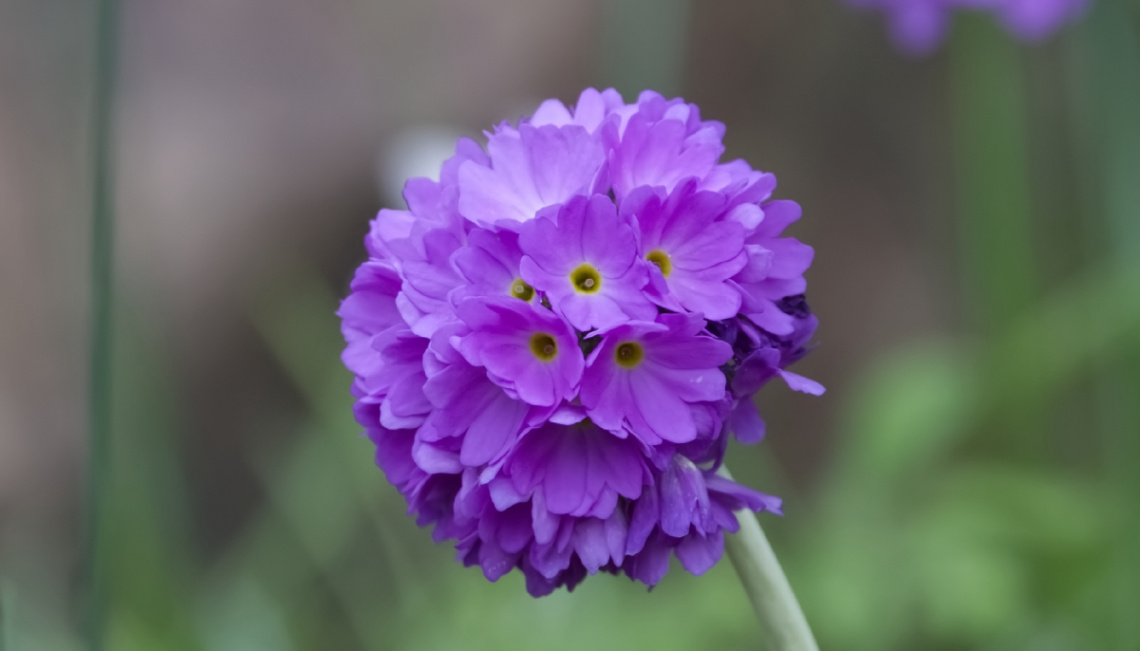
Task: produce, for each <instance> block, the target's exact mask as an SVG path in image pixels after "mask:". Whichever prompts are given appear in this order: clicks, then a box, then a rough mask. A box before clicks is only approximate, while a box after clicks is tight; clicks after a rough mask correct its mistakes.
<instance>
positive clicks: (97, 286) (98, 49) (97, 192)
mask: <svg viewBox="0 0 1140 651" xmlns="http://www.w3.org/2000/svg"><path fill="white" fill-rule="evenodd" d="M95 21H96V22H95V25H96V32H95V39H96V40H95V79H94V87H93V93H92V104H93V107H92V125H91V128H92V133H93V142H92V150H93V159H94V160H93V179H92V188H91V192H92V198H91V368H90V383H91V384H90V387H89V391H90V393H89V395H88V399H89V400H90V403H89V405H88V409H89V413H90V419H91V422H90V437H91V438H90V441H89V450H88V453H87V454H88V469H87V473H88V475H87V482H88V489H87V490H88V492H87V512H86V518H87V520H86V525H85V527H86V531H85V536H86V540H85V549H84V563H85V568H84V569H85V572H86V589H87V592H86V603H85V604H84V608H85V612H84V617H85V622H84V629H85V632H86V637H87V643H88V648H89V649H92V650H93V651H97V650H98V649H102V648H103V638H104V632H105V629H106V597H107V589H106V571H105V570H106V568H104V567H103V564H102V560H103V555H102V553H101V550H102V542H103V540H104V533H105V532H104V531H103V530H102V527H101V526H100V525H101V522H102V517H101V516H102V515H103V511H104V501H105V500H104V497H105V495H106V493H107V475H108V468H107V467H106V466H107V459H108V451H109V449H110V438H111V413H110V411H111V410H110V405H111V395H112V394H111V356H112V350H111V339H112V330H113V327H114V324H113V321H112V314H111V307H112V303H113V290H112V288H113V279H114V265H113V244H114V228H113V221H114V170H113V165H114V146H113V145H114V133H113V128H112V127H113V121H114V109H113V107H114V94H115V66H116V57H117V49H118V48H117V27H118V25H117V22H118V2H117V0H100V1H99V2H98V4H97V5H96V16H95Z"/></svg>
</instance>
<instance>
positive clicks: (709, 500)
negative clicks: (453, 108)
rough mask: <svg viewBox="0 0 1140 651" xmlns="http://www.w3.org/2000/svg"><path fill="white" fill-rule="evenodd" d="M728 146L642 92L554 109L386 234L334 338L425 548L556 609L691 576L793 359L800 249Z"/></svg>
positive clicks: (733, 504) (798, 352)
mask: <svg viewBox="0 0 1140 651" xmlns="http://www.w3.org/2000/svg"><path fill="white" fill-rule="evenodd" d="M723 132H724V126H723V125H721V124H720V123H717V122H709V121H704V120H701V117H700V114H699V112H698V110H697V107H696V106H694V105H692V104H686V103H684V102H683V101H682V100H680V99H675V100H666V99H664V98H663V97H661V96H660V95H658V94H656V93H652V92H645V93H643V94H642V95H641V96H640V97H639V98H638V101H637V102H636V103H632V104H626V103H624V101H623V100H622V98H621V96H620V95H619V94H618V93H617V92H616V91H614V90H607V91H604V92H598V91H596V90H593V89H589V90H586V91H585V92H583V93H582V95H581V97H580V98H579V99H578V103H577V105H576V106H575V107H574V108H573V109H572V110H571V109H569V108H567V107H566V106H564V105H563V104H562V103H560V102H558V101H555V100H549V101H547V102H545V103H543V104H542V105H541V106H540V107H539V109H538V110H537V112H536V113H535V114H534V115H533V116H532V117H530V118H529V119H524V120H522V121H521V122H520V123H519V124H518V126H517V127H515V126H511V125H509V124H507V123H503V124H500V125H499V126H498V127H497V128H496V129H495V130H494V132H492V133H488V134H487V137H488V143H487V149H486V151H484V150H483V149H482V148H480V147H479V146H478V145H477V144H476V143H475V142H473V141H470V140H461V141H460V142H459V143H458V145H457V147H456V153H455V156H454V157H452V158H450V159H449V160H448V161H446V162H445V163H444V165H443V169H442V172H441V177H440V180H439V181H438V182H436V181H431V180H428V179H412V180H410V181H408V183H407V185H406V187H405V190H404V198H405V199H406V200H407V203H408V210H381V211H380V214H379V215H378V216H377V217H376V219H375V220H374V221H373V222H372V224H371V230H370V232H369V234H368V236H367V238H366V240H365V245H366V247H367V250H368V260H367V261H366V262H364V263H363V264H362V265H361V266H360V268H359V269H357V271H356V275H355V277H354V278H353V280H352V285H351V290H352V291H351V294H350V295H349V296H348V298H346V299H345V300H344V302H343V303H342V305H341V308H340V312H339V315H340V317H341V318H342V320H343V331H344V335H345V338H346V340H347V342H348V346H347V349H346V350H345V352H344V355H343V359H344V362H345V364H346V365H347V366H348V368H349V369H350V370H351V371H352V372H353V373H354V374H355V376H356V377H355V381H354V383H353V387H352V390H353V395H354V396H355V398H356V406H355V412H356V417H357V419H358V420H359V422H360V423H361V424H362V425H363V426H364V427H365V428H366V432H367V434H368V436H369V437H370V438H371V439H372V441H373V442H374V443H375V445H376V462H377V464H378V465H379V466H380V468H382V469H383V471H384V472H385V474H386V475H387V477H388V479H389V481H390V482H391V483H392V484H394V485H395V486H396V487H397V488H398V489H399V490H400V492H401V493H402V494H403V495H404V497H405V498H406V499H407V501H408V504H409V512H411V513H414V514H416V515H417V516H418V521H419V523H420V524H421V525H428V524H432V525H434V527H435V529H434V537H435V539H436V540H437V541H441V540H445V539H452V540H455V541H456V543H455V544H456V547H457V549H458V551H459V558H460V559H461V560H462V561H463V562H464V563H465V564H467V565H472V564H478V565H480V566H481V567H482V569H483V572H484V574H485V575H486V577H487V578H488V579H490V580H492V581H494V580H496V579H498V578H499V577H501V576H502V575H504V574H505V573H507V572H509V571H511V570H512V569H513V568H519V569H520V570H521V571H522V572H523V573H524V574H525V576H526V584H527V589H528V590H529V591H530V592H531V593H532V594H534V595H536V596H538V595H544V594H547V593H549V592H551V591H552V590H554V589H555V588H557V587H559V586H563V585H565V586H567V587H568V588H571V589H572V588H573V587H574V586H575V585H576V584H577V583H578V582H579V581H581V580H582V579H583V578H584V577H585V576H586V575H587V574H593V573H596V572H598V571H605V572H609V573H615V574H616V573H625V574H627V575H628V576H630V577H631V578H633V579H636V580H638V581H642V582H644V583H646V584H648V585H654V584H656V583H657V582H658V581H660V580H661V578H662V577H663V576H664V575H665V573H666V571H667V569H668V566H669V559H670V556H671V555H674V554H675V555H676V556H677V558H678V559H679V560H680V562H681V563H682V565H683V566H684V567H685V568H686V569H688V570H689V571H691V572H694V573H697V574H699V573H701V572H704V571H705V570H707V569H709V568H710V567H712V566H713V565H714V564H715V563H716V562H717V561H718V560H719V558H720V556H721V553H722V549H723V545H724V533H725V531H726V530H727V531H730V532H731V531H735V530H736V529H737V526H738V525H737V520H736V518H735V516H734V513H733V512H734V511H735V510H738V509H742V508H747V509H751V510H753V511H762V510H767V511H776V512H778V511H779V508H780V501H779V500H778V499H776V498H774V497H770V496H767V495H764V494H761V493H758V492H756V491H753V490H751V489H749V488H746V487H744V486H741V485H738V484H736V483H734V482H732V481H730V480H728V479H725V478H723V477H721V476H719V475H717V474H716V472H715V471H716V469H717V468H718V467H719V465H720V463H721V459H722V457H723V454H724V450H725V447H726V445H727V440H728V436H729V432H733V433H735V435H736V437H737V438H738V439H739V440H741V441H743V442H747V443H750V442H756V441H759V440H760V438H761V437H762V436H763V434H764V423H763V421H762V420H761V419H760V415H759V414H758V413H757V410H756V407H755V405H754V404H753V401H752V396H753V394H754V393H755V392H756V390H757V389H759V388H760V386H761V385H763V384H764V383H765V382H767V381H768V380H769V379H771V378H773V377H776V376H779V377H781V378H783V380H784V381H785V382H786V383H787V384H788V385H789V386H791V387H792V388H793V389H797V390H800V391H805V392H808V393H813V394H819V393H821V392H822V391H823V388H822V387H821V386H820V385H818V384H817V383H815V382H813V381H811V380H808V379H806V378H803V377H801V376H798V375H795V374H793V373H790V372H788V371H787V370H785V368H786V367H787V366H788V365H789V364H791V363H792V362H794V361H796V360H797V359H799V358H800V357H802V356H803V355H804V354H805V352H806V351H807V348H806V347H805V346H806V345H807V343H808V340H809V339H810V338H811V336H812V333H813V332H814V331H815V327H816V319H815V317H814V316H812V314H811V312H810V311H809V309H808V307H807V303H806V302H805V301H804V298H803V294H804V290H805V282H804V278H803V274H804V271H805V270H806V269H807V268H808V266H809V265H810V264H811V261H812V255H813V252H812V249H811V248H810V247H808V246H806V245H804V244H801V243H800V242H799V241H797V240H795V239H793V238H789V237H783V236H782V235H781V234H782V232H783V231H784V228H785V227H786V226H788V224H790V223H792V222H793V221H795V220H796V219H798V218H799V216H800V209H799V206H797V205H796V204H795V203H793V202H790V201H769V197H770V196H771V194H772V191H773V190H774V189H775V187H776V180H775V178H774V177H773V176H772V175H771V174H765V173H762V172H758V171H754V170H752V169H751V168H750V167H749V166H748V165H747V164H746V163H745V162H743V161H733V162H729V163H724V164H722V163H720V162H719V159H720V157H721V154H722V152H723V146H722V144H721V138H722V135H723Z"/></svg>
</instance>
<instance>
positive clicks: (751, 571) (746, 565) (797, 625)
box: [717, 466, 819, 651]
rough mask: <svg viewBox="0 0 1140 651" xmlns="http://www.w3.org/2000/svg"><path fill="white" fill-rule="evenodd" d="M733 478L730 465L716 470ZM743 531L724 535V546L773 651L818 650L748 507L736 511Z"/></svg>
mask: <svg viewBox="0 0 1140 651" xmlns="http://www.w3.org/2000/svg"><path fill="white" fill-rule="evenodd" d="M717 472H718V474H720V475H721V476H722V477H725V478H726V479H732V475H731V474H730V473H729V472H728V468H726V467H724V466H721V467H720V470H718V471H717ZM736 519H737V520H738V521H739V522H740V531H737V532H736V533H735V534H729V535H726V536H725V541H724V545H725V549H726V550H727V551H728V557H729V558H730V559H731V560H732V565H733V566H734V567H735V568H736V573H737V574H738V575H739V576H740V582H741V583H743V584H744V591H745V592H747V593H748V598H749V600H751V601H752V610H753V611H754V612H755V613H756V619H757V620H759V622H760V628H761V629H762V630H763V631H764V634H765V635H766V636H767V639H768V644H767V648H769V649H771V650H772V651H819V645H818V644H816V642H815V637H814V636H813V635H812V633H811V628H810V627H809V626H808V623H807V618H805V617H804V613H803V610H802V609H801V608H800V604H799V602H798V601H797V600H796V595H795V593H793V592H792V586H791V585H790V584H789V583H788V577H786V576H784V570H783V569H782V568H781V567H780V561H778V560H776V554H775V552H773V551H772V546H771V545H770V544H768V539H767V538H766V537H765V536H764V530H763V529H761V528H760V522H759V521H758V520H757V519H756V515H755V514H753V513H752V512H751V511H749V510H747V509H741V510H740V511H738V512H737V513H736Z"/></svg>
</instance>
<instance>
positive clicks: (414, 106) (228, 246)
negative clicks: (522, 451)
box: [0, 0, 1140, 651]
mask: <svg viewBox="0 0 1140 651" xmlns="http://www.w3.org/2000/svg"><path fill="white" fill-rule="evenodd" d="M95 12H96V10H95V3H90V2H80V1H78V0H35V1H34V2H33V1H20V0H4V1H0V646H2V648H3V649H4V651H25V650H37V651H38V650H41V649H47V650H57V649H58V650H61V651H62V650H70V649H79V648H83V647H84V642H83V635H84V634H83V625H82V622H83V619H84V617H83V615H84V605H83V593H84V586H85V585H86V583H87V580H88V579H87V578H86V571H85V569H84V560H83V559H84V556H85V554H88V553H89V547H90V543H89V542H85V536H84V525H83V523H84V517H85V516H84V512H85V510H86V509H87V506H88V504H87V502H88V500H87V497H86V496H87V494H88V478H87V470H86V462H87V459H88V450H89V447H88V443H87V434H88V431H89V425H88V400H89V398H88V396H89V393H90V391H89V389H90V387H89V386H88V381H87V378H88V376H89V372H88V366H89V359H90V352H89V347H90V342H91V335H90V332H89V330H90V328H91V325H92V319H91V311H92V306H93V304H94V303H93V300H92V291H91V274H90V269H91V267H92V259H91V253H90V251H91V241H92V235H93V233H92V227H91V224H92V220H91V214H92V201H93V199H92V197H93V187H94V186H93V181H92V179H93V178H94V177H93V173H94V170H93V161H94V160H95V159H96V152H95V151H93V143H95V142H96V141H97V139H96V138H95V134H93V128H94V127H95V126H97V125H98V124H99V121H98V119H96V118H93V117H92V115H93V113H92V106H93V101H94V100H93V97H94V94H95V90H96V89H95V79H96V76H95V70H96V65H95V52H96V46H97V43H96V41H97V39H96V23H97V21H96V13H95ZM882 22H883V21H882V20H881V17H879V16H876V15H872V14H866V13H858V12H852V11H850V10H849V9H848V8H847V7H846V6H844V5H842V4H841V3H840V2H839V1H838V0H796V1H794V2H793V1H790V0H781V1H775V2H772V1H765V0H709V1H708V2H700V3H697V2H692V1H686V0H606V1H598V2H581V1H580V0H533V1H531V2H517V1H515V2H512V1H510V0H466V1H460V0H425V1H421V2H416V3H411V2H407V3H396V2H381V1H377V0H329V1H325V2H315V1H312V0H185V1H182V2H142V1H137V0H123V1H122V3H121V7H120V13H119V16H118V19H117V24H118V28H119V29H118V35H117V38H116V42H115V43H114V45H115V47H116V48H117V52H118V55H117V68H116V73H117V87H116V91H115V94H114V113H113V116H114V119H113V135H114V137H113V140H112V151H111V153H112V154H113V155H112V157H111V160H113V163H114V169H115V174H114V179H113V181H114V185H113V186H112V187H113V205H114V222H115V224H114V231H113V232H114V249H115V258H114V267H115V271H114V296H115V299H114V303H113V307H114V317H113V325H114V327H113V346H112V348H111V350H112V351H113V354H112V355H111V357H110V376H111V378H112V381H111V382H110V383H109V384H108V385H107V386H108V387H110V391H109V394H110V395H109V400H110V409H111V410H110V419H111V420H110V428H109V431H110V433H111V439H110V442H109V446H108V448H107V461H108V468H109V470H108V471H107V473H106V476H105V477H104V478H103V482H102V484H101V485H102V486H103V488H104V504H103V505H102V508H101V509H100V511H99V512H98V517H99V522H100V523H101V527H102V531H103V534H104V537H103V539H102V540H103V543H102V544H100V545H99V546H98V547H97V550H98V551H97V554H98V556H99V559H100V564H101V567H103V568H104V572H103V574H102V577H101V580H102V581H103V582H104V584H105V586H106V591H107V599H106V601H105V603H104V607H103V612H104V613H105V617H106V636H107V638H106V639H107V645H106V646H107V648H109V649H114V650H116V651H117V650H127V651H131V650H135V649H138V650H154V649H176V650H182V649H185V650H215V649H216V650H229V649H273V650H289V649H337V650H340V649H345V650H357V649H360V650H364V649H400V650H403V649H511V648H517V649H538V648H542V649H561V648H565V649H579V648H594V649H609V648H653V649H658V650H664V649H753V648H763V636H762V632H761V631H760V630H759V629H758V627H757V625H756V624H755V622H754V620H753V619H752V617H751V614H750V609H749V606H748V604H747V600H746V598H745V595H744V592H743V590H742V589H741V588H740V586H739V584H738V582H737V579H736V577H735V575H734V573H733V571H732V568H731V566H730V565H729V564H728V563H727V561H726V562H724V563H722V564H721V565H719V566H718V567H717V568H715V569H714V570H713V571H711V572H710V573H709V574H707V575H706V576H704V577H700V578H694V577H691V576H689V575H687V574H685V573H684V572H683V571H682V570H681V569H680V567H679V566H678V567H675V568H674V571H673V572H671V573H670V575H669V576H668V577H667V578H666V579H665V581H664V582H663V583H662V584H661V585H659V586H658V587H657V588H656V589H655V590H653V591H652V592H647V591H646V590H645V589H644V587H643V586H641V585H635V584H632V583H630V582H629V581H628V580H626V579H624V578H614V577H609V576H602V577H595V578H593V579H591V580H587V581H586V582H585V583H584V584H583V585H582V586H581V587H580V588H579V589H578V590H576V591H575V592H574V593H573V594H567V593H565V592H561V593H557V594H555V595H553V596H550V597H547V598H543V599H539V600H534V599H531V598H530V597H528V596H527V595H526V592H525V590H524V589H523V583H522V580H521V579H520V578H519V577H518V576H517V575H511V576H508V577H506V578H505V579H503V580H502V581H501V582H500V583H498V584H490V583H488V582H487V581H486V580H485V579H483V577H482V576H481V574H480V573H479V571H478V570H477V569H463V568H461V567H460V566H459V565H457V564H455V563H454V562H453V561H452V555H453V552H452V550H451V548H450V547H449V546H447V545H438V546H437V545H433V544H431V542H430V536H429V533H428V531H426V530H420V529H418V528H417V527H416V526H415V524H414V522H413V521H412V520H411V519H410V518H408V517H407V516H405V515H404V508H405V507H404V504H403V502H402V500H401V498H400V496H399V495H398V494H397V492H396V491H395V489H393V488H392V487H391V486H389V485H388V484H387V483H386V481H385V479H384V477H383V475H382V473H380V472H379V471H378V470H377V469H376V468H375V467H374V466H373V464H372V454H373V450H372V446H371V444H370V443H369V442H368V441H367V439H361V438H359V427H357V426H356V424H355V423H354V422H353V420H352V416H351V412H350V410H349V405H350V398H349V395H348V386H349V382H350V376H349V374H348V372H347V371H346V370H344V368H343V367H342V366H341V365H340V361H339V358H338V356H339V353H340V349H341V347H342V341H341V339H340V335H339V330H338V328H339V323H338V321H337V319H336V318H335V316H334V310H335V309H336V306H337V302H338V300H339V298H340V297H342V296H344V295H345V293H346V291H347V284H348V279H349V277H350V274H351V271H352V269H353V268H354V267H355V266H356V265H357V264H359V263H360V262H361V261H362V260H363V258H364V250H363V247H362V238H363V236H364V234H365V232H366V230H367V221H368V220H369V219H370V218H371V217H372V216H373V215H374V214H375V212H376V210H377V209H379V208H380V207H382V206H398V205H400V204H401V201H402V200H401V198H400V196H399V189H400V186H401V184H402V181H403V179H404V178H406V177H408V176H411V175H434V174H435V172H436V169H437V166H438V164H439V162H440V161H441V160H442V158H443V157H444V156H446V155H448V153H449V149H450V147H451V146H452V144H453V142H454V139H455V137H456V135H462V134H468V135H475V136H478V134H479V132H480V130H482V129H484V128H489V127H490V126H491V125H492V124H494V123H496V122H498V121H499V120H501V119H504V118H508V119H516V118H518V117H519V116H522V115H525V114H526V113H528V112H529V111H531V110H533V108H534V107H536V106H537V104H538V102H539V101H541V100H542V99H543V98H546V97H558V98H560V99H562V100H564V101H566V102H572V101H573V100H574V99H575V98H576V97H577V95H578V93H579V91H580V90H581V89H582V88H583V87H586V86H596V87H599V88H602V87H606V86H616V87H617V88H618V89H619V90H621V91H622V92H623V93H625V96H626V98H627V100H631V99H633V98H634V97H636V93H637V92H638V91H640V90H641V89H643V88H654V89H657V90H659V91H661V92H663V93H665V94H666V95H676V94H680V95H683V96H684V97H685V98H686V99H688V100H689V101H693V102H696V103H697V104H699V105H700V107H701V109H702V113H703V115H704V116H705V117H706V119H715V120H720V121H723V122H724V123H725V124H726V125H727V127H728V130H727V136H726V144H727V147H728V158H737V157H743V158H746V159H747V160H748V161H750V162H751V163H752V164H753V165H754V166H755V167H757V168H760V169H763V170H766V171H771V172H774V173H775V174H776V175H777V176H778V177H779V179H780V181H781V186H780V189H779V190H778V192H777V196H778V197H780V198H790V199H795V200H797V201H799V202H800V203H801V204H802V205H803V207H804V211H805V217H804V219H803V220H802V221H801V222H800V223H798V224H797V225H795V226H794V227H793V229H792V234H793V235H795V236H797V237H799V238H800V239H801V240H803V241H805V242H808V243H810V244H812V245H813V246H815V248H816V263H815V265H814V267H813V268H812V270H811V271H810V273H809V275H808V278H809V292H808V297H809V300H810V301H811V304H812V306H813V308H814V309H815V311H816V312H817V313H818V314H819V316H820V318H821V322H822V326H821V328H820V330H819V333H818V335H817V341H818V344H819V346H818V348H817V349H816V351H815V352H814V353H813V354H812V355H811V356H810V357H809V358H808V359H806V360H805V361H804V362H802V363H801V364H800V365H799V366H798V367H797V368H796V370H797V372H800V373H803V374H805V375H808V376H810V377H812V378H815V379H818V380H820V381H821V382H823V383H824V384H825V385H827V386H828V387H829V391H828V393H827V394H826V395H825V396H823V397H822V398H811V397H807V396H803V395H800V394H793V393H792V392H790V391H788V390H787V389H786V388H785V387H783V386H777V385H775V384H773V385H771V386H769V387H767V388H766V389H765V390H764V391H763V392H762V395H761V396H760V397H759V402H760V405H761V408H762V411H763V413H764V414H765V416H766V418H767V419H768V422H769V427H768V440H766V441H765V442H764V443H762V444H761V445H759V446H756V447H750V448H746V447H741V446H736V447H734V448H733V449H731V450H730V453H729V464H730V466H731V467H732V469H733V472H734V473H735V474H736V475H737V476H738V478H740V479H741V480H742V481H744V482H745V483H748V484H750V485H751V486H754V487H756V488H758V489H760V490H763V491H765V492H769V493H775V494H777V495H781V496H783V497H784V499H785V511H786V516H785V517H783V518H778V517H775V516H770V515H764V516H763V517H762V519H761V522H762V524H763V526H764V527H765V528H766V530H767V531H768V533H769V536H770V537H771V539H772V541H773V544H774V546H775V548H776V552H777V554H778V555H779V556H780V558H781V559H782V561H783V562H784V564H785V567H786V570H787V572H788V575H789V577H790V579H791V582H792V584H793V586H794V587H795V589H796V591H797V593H798V595H799V596H800V599H801V601H802V603H803V606H804V608H805V610H806V612H807V615H808V619H809V621H811V623H812V624H813V627H814V629H815V631H816V634H817V636H818V638H819V640H820V643H821V646H822V647H823V648H825V649H832V650H837V651H842V650H847V649H850V650H854V651H861V650H868V651H872V650H873V651H892V650H899V651H909V650H915V649H921V650H933V651H940V650H946V651H952V650H964V649H993V650H1010V651H1015V650H1026V651H1029V650H1033V651H1037V650H1042V651H1070V650H1072V651H1083V650H1089V649H1097V650H1108V651H1114V650H1121V651H1136V650H1137V649H1140V615H1138V614H1140V517H1138V504H1140V4H1138V3H1137V2H1135V1H1134V0H1094V4H1093V7H1092V9H1091V11H1090V12H1089V14H1088V15H1087V16H1086V18H1085V19H1084V20H1083V21H1082V22H1081V23H1079V24H1077V25H1074V26H1071V27H1070V28H1069V29H1067V30H1066V31H1065V32H1064V33H1062V34H1060V35H1059V36H1057V37H1055V38H1053V39H1051V40H1049V41H1047V42H1045V43H1041V44H1035V45H1022V44H1019V43H1017V42H1015V41H1013V40H1011V38H1010V37H1008V35H1007V34H1006V33H1005V32H1003V31H1002V30H1001V29H1000V28H999V27H998V26H997V25H996V23H995V22H994V21H993V20H991V19H990V18H988V17H985V16H974V15H964V16H959V17H958V18H957V20H956V21H955V26H954V30H953V34H952V37H951V39H950V41H949V42H948V43H947V44H946V45H945V46H944V47H943V48H942V49H941V50H940V51H939V52H938V53H937V54H935V55H934V56H932V57H929V58H926V59H917V60H916V59H908V58H906V57H903V56H901V55H900V54H898V53H897V52H896V51H894V50H893V48H892V47H891V45H890V43H889V41H888V39H887V37H886V34H885V29H884V25H883V24H882Z"/></svg>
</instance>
